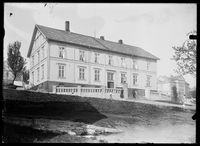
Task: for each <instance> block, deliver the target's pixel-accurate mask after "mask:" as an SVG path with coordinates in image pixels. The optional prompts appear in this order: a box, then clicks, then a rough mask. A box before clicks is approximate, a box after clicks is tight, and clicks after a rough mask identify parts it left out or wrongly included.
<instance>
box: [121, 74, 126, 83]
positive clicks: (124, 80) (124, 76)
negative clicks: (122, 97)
mask: <svg viewBox="0 0 200 146" xmlns="http://www.w3.org/2000/svg"><path fill="white" fill-rule="evenodd" d="M125 82H126V73H121V83H125Z"/></svg>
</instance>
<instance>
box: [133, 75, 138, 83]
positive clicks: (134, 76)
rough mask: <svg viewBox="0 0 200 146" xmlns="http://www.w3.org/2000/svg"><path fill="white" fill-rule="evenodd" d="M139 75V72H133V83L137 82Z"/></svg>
mask: <svg viewBox="0 0 200 146" xmlns="http://www.w3.org/2000/svg"><path fill="white" fill-rule="evenodd" d="M137 77H138V74H133V85H136V84H137Z"/></svg>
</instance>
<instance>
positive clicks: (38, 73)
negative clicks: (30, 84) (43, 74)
mask: <svg viewBox="0 0 200 146" xmlns="http://www.w3.org/2000/svg"><path fill="white" fill-rule="evenodd" d="M39 81H40V68H39V67H38V68H37V82H39Z"/></svg>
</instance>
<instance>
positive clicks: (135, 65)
mask: <svg viewBox="0 0 200 146" xmlns="http://www.w3.org/2000/svg"><path fill="white" fill-rule="evenodd" d="M133 69H137V62H136V60H133Z"/></svg>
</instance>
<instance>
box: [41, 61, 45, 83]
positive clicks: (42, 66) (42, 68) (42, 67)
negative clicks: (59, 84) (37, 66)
mask: <svg viewBox="0 0 200 146" xmlns="http://www.w3.org/2000/svg"><path fill="white" fill-rule="evenodd" d="M41 70H42V76H41V80H43V79H44V64H42V65H41Z"/></svg>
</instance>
